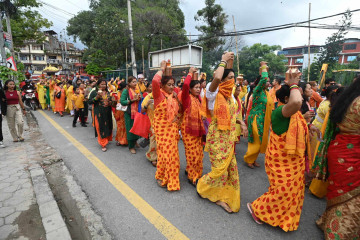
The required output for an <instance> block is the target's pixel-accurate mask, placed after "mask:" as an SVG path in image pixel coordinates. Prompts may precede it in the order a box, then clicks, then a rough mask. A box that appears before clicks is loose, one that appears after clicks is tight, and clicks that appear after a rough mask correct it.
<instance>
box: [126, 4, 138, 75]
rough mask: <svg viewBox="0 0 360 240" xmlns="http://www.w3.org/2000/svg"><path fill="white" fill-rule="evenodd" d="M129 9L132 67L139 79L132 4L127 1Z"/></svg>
mask: <svg viewBox="0 0 360 240" xmlns="http://www.w3.org/2000/svg"><path fill="white" fill-rule="evenodd" d="M127 7H128V18H129V31H130V40H131V66H132V72H133V76H134V77H137V70H136V60H135V49H134V35H133V29H132V18H131V3H130V0H128V1H127Z"/></svg>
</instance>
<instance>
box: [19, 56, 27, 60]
mask: <svg viewBox="0 0 360 240" xmlns="http://www.w3.org/2000/svg"><path fill="white" fill-rule="evenodd" d="M20 60H22V61H26V60H28V58H27V56H20Z"/></svg>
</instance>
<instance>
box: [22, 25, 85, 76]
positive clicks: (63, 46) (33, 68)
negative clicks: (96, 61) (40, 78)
mask: <svg viewBox="0 0 360 240" xmlns="http://www.w3.org/2000/svg"><path fill="white" fill-rule="evenodd" d="M44 34H45V37H46V38H45V41H44V42H42V43H36V42H35V41H27V42H26V43H25V45H24V46H20V52H19V53H18V56H19V59H20V60H21V62H22V63H24V65H25V69H26V70H27V71H29V72H31V73H32V74H33V75H40V74H41V73H42V70H43V69H44V68H45V67H46V66H48V65H52V66H55V67H57V68H58V69H59V70H64V71H65V70H66V71H67V72H71V73H74V72H76V71H78V70H79V65H81V66H82V67H83V65H82V64H81V62H82V55H83V52H82V51H81V50H79V49H77V48H75V47H74V44H72V43H66V42H62V41H59V39H58V37H57V33H56V32H55V31H53V30H49V31H45V32H44Z"/></svg>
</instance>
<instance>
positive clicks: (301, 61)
mask: <svg viewBox="0 0 360 240" xmlns="http://www.w3.org/2000/svg"><path fill="white" fill-rule="evenodd" d="M303 62H304V59H303V58H297V59H296V60H295V63H303Z"/></svg>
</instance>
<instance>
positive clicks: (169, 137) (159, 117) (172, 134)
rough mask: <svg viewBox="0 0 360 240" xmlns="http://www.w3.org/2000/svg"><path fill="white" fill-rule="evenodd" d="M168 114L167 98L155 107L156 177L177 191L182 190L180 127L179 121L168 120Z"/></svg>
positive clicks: (171, 189) (164, 184)
mask: <svg viewBox="0 0 360 240" xmlns="http://www.w3.org/2000/svg"><path fill="white" fill-rule="evenodd" d="M169 98H172V97H171V96H170V97H169ZM168 114H169V113H168V102H167V99H166V98H165V99H164V100H163V101H161V102H160V103H159V104H158V105H157V106H156V107H155V112H154V132H155V137H156V144H157V146H156V147H157V149H156V153H157V156H158V159H157V169H156V174H155V178H156V179H157V180H161V181H162V185H163V186H166V185H167V189H168V191H177V190H180V181H179V171H180V158H179V149H178V141H179V128H178V124H177V122H169V121H168Z"/></svg>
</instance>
